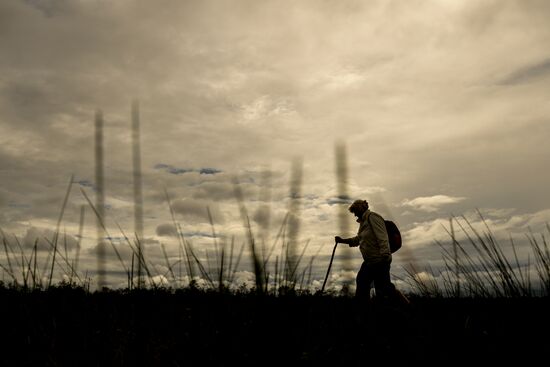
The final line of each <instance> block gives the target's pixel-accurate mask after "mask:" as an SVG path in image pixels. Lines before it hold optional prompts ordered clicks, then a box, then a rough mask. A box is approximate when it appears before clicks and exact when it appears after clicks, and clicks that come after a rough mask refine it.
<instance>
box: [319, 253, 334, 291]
mask: <svg viewBox="0 0 550 367" xmlns="http://www.w3.org/2000/svg"><path fill="white" fill-rule="evenodd" d="M337 246H338V242H335V243H334V248H333V249H332V256H331V257H330V263H329V264H328V269H327V275H325V281H324V282H323V287H322V288H321V293H323V292H324V291H325V285H326V284H327V280H328V274H329V273H330V268H331V267H332V260H334V253H335V252H336V247H337Z"/></svg>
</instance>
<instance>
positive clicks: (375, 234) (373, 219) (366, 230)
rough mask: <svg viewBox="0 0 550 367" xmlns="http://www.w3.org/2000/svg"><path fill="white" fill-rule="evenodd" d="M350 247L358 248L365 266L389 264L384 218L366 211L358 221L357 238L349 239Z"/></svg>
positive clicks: (389, 254)
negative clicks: (381, 263)
mask: <svg viewBox="0 0 550 367" xmlns="http://www.w3.org/2000/svg"><path fill="white" fill-rule="evenodd" d="M369 219H370V220H369ZM369 222H370V223H369ZM350 246H351V247H357V246H359V250H361V255H362V256H363V260H364V261H365V262H366V263H367V264H376V263H380V262H386V261H387V262H391V259H392V256H391V252H390V243H389V241H388V233H387V232H386V225H385V223H384V218H382V216H381V215H380V214H378V213H375V212H373V211H370V210H366V211H365V212H364V213H363V215H362V216H361V219H360V220H359V230H358V231H357V236H355V237H352V238H351V239H350Z"/></svg>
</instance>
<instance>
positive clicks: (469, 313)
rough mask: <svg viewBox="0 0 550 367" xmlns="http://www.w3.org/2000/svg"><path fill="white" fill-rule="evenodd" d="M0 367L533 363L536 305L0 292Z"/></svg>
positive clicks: (539, 342) (540, 325) (540, 307)
mask: <svg viewBox="0 0 550 367" xmlns="http://www.w3.org/2000/svg"><path fill="white" fill-rule="evenodd" d="M0 297H1V300H2V302H0V311H1V314H2V315H4V320H3V321H4V322H3V328H2V329H3V331H2V333H0V345H1V346H2V348H3V352H2V353H1V354H0V365H3V366H38V365H40V366H75V365H79V366H82V365H86V366H100V365H118V366H126V365H128V366H130V365H134V366H135V365H147V366H183V365H198V364H199V363H200V364H201V365H204V364H206V365H218V366H230V365H231V366H233V365H252V364H254V365H280V364H284V363H299V364H300V365H312V366H313V365H319V364H321V365H335V366H338V365H346V366H350V365H351V366H359V365H366V364H369V363H371V362H374V361H385V362H386V363H390V364H392V365H409V364H410V363H413V362H419V363H423V364H438V363H439V364H441V363H445V364H455V363H466V362H492V363H494V362H502V361H508V362H509V361H512V360H516V361H517V362H526V361H529V360H535V359H536V358H540V357H541V352H542V351H543V350H544V349H543V348H544V347H545V345H546V340H547V339H546V337H544V336H542V337H538V336H536V335H537V334H539V332H540V331H545V330H548V328H549V327H550V315H549V314H548V310H549V306H550V300H549V299H548V298H513V299H511V298H493V299H476V298H461V299H454V298H424V297H411V298H412V301H413V302H412V305H411V306H410V307H408V308H396V307H383V306H382V305H376V304H375V305H370V306H367V305H365V304H363V303H360V302H358V301H357V300H355V299H353V298H349V297H335V296H320V295H292V294H289V295H285V296H279V297H274V296H267V295H257V294H254V293H250V292H241V293H239V292H236V293H223V292H222V293H220V292H214V291H202V290H197V289H180V290H176V291H168V290H160V289H159V290H140V291H131V292H126V291H104V292H96V293H90V292H86V291H84V290H83V289H81V288H67V287H52V288H50V289H49V290H48V291H31V292H22V291H20V290H14V289H8V288H0Z"/></svg>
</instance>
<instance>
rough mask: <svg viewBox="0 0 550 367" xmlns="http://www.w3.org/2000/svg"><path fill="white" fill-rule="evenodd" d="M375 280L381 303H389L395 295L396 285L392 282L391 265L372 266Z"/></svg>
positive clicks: (377, 295) (377, 294)
mask: <svg viewBox="0 0 550 367" xmlns="http://www.w3.org/2000/svg"><path fill="white" fill-rule="evenodd" d="M371 268H372V269H371V271H372V273H373V275H374V276H373V278H374V289H375V290H376V297H377V298H378V299H379V300H381V301H385V302H387V301H389V300H391V299H392V297H393V296H394V295H395V285H394V284H393V283H392V282H391V277H390V264H389V263H380V264H375V265H371Z"/></svg>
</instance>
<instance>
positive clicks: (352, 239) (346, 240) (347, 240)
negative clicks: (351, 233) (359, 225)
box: [334, 236, 359, 247]
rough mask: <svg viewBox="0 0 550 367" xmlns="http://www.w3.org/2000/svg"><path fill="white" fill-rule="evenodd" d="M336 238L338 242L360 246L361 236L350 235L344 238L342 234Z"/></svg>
mask: <svg viewBox="0 0 550 367" xmlns="http://www.w3.org/2000/svg"><path fill="white" fill-rule="evenodd" d="M334 240H335V241H336V243H345V244H348V245H349V247H357V246H359V236H355V237H350V238H342V237H340V236H336V237H334Z"/></svg>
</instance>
